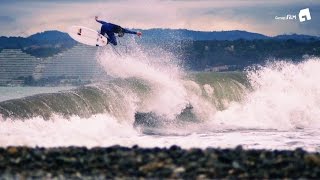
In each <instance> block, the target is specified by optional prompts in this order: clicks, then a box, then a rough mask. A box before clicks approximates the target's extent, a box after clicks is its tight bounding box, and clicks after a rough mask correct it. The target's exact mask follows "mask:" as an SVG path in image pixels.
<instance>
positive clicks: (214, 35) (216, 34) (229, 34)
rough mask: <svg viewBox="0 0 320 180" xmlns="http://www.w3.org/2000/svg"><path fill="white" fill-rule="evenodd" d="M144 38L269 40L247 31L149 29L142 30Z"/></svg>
mask: <svg viewBox="0 0 320 180" xmlns="http://www.w3.org/2000/svg"><path fill="white" fill-rule="evenodd" d="M141 31H142V32H143V36H144V38H147V39H149V38H152V39H174V40H229V41H230V40H237V39H245V40H253V39H267V38H270V37H268V36H265V35H262V34H258V33H252V32H246V31H238V30H235V31H212V32H206V31H192V30H187V29H149V30H141Z"/></svg>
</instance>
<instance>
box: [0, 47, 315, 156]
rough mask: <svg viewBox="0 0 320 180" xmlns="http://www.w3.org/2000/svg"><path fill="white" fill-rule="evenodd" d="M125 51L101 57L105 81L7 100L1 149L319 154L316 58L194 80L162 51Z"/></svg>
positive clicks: (197, 75)
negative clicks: (302, 151) (214, 149)
mask: <svg viewBox="0 0 320 180" xmlns="http://www.w3.org/2000/svg"><path fill="white" fill-rule="evenodd" d="M125 51H126V53H123V54H122V55H121V56H119V55H118V54H117V53H114V50H113V49H111V48H103V49H100V50H99V51H98V53H97V55H96V60H97V61H98V62H99V63H100V65H101V66H102V67H103V68H104V70H105V71H106V73H107V74H108V75H109V76H110V79H108V80H105V79H104V80H103V81H102V82H101V83H95V84H90V85H86V86H82V87H77V88H73V89H63V90H62V91H59V92H54V91H48V92H47V93H34V94H32V95H31V94H30V96H25V97H21V98H17V99H10V98H5V97H3V98H2V101H1V102H0V115H1V117H0V118H1V121H0V146H2V147H6V146H17V145H22V146H31V147H35V146H41V147H57V146H86V147H96V146H103V147H105V146H112V145H121V146H128V147H131V146H133V145H138V146H141V147H170V146H172V145H179V146H181V147H183V148H191V147H199V148H207V147H221V148H233V147H236V146H238V145H242V146H243V147H244V148H246V149H252V148H254V149H295V148H303V149H305V150H309V151H320V138H319V135H320V133H319V130H320V119H319V118H320V106H319V104H320V83H318V82H320V76H319V69H320V61H319V60H320V59H319V58H317V57H313V58H308V59H304V60H303V61H302V62H300V63H292V62H289V61H270V62H269V63H267V64H266V65H263V66H254V67H250V68H248V70H246V71H244V72H223V73H222V72H221V73H213V72H189V71H187V70H185V69H186V68H184V67H183V65H182V62H181V61H180V60H179V58H177V57H176V56H175V54H173V53H170V52H167V51H165V50H162V49H159V48H155V47H154V48H151V47H149V48H148V49H145V48H142V47H140V46H138V45H132V47H127V48H126V50H125ZM26 90H27V89H26ZM1 96H4V95H1ZM6 96H10V93H9V95H8V94H6ZM10 97H11V96H10Z"/></svg>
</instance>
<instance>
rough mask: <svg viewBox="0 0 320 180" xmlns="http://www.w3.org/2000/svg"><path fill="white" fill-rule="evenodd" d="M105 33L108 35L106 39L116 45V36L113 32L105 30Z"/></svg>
mask: <svg viewBox="0 0 320 180" xmlns="http://www.w3.org/2000/svg"><path fill="white" fill-rule="evenodd" d="M107 35H108V37H109V38H108V41H109V42H110V43H111V44H113V45H115V46H116V45H117V44H118V43H117V38H116V36H115V35H114V33H113V32H107Z"/></svg>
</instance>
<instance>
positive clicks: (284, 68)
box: [212, 58, 320, 130]
mask: <svg viewBox="0 0 320 180" xmlns="http://www.w3.org/2000/svg"><path fill="white" fill-rule="evenodd" d="M319 69H320V61H319V58H312V59H309V60H306V61H303V62H301V63H298V64H294V63H290V62H285V61H280V62H272V63H269V64H267V65H266V66H260V67H258V68H257V69H255V70H251V71H248V72H247V76H248V80H249V82H250V85H251V87H252V89H253V90H252V92H250V93H249V94H248V95H247V96H246V97H245V98H244V100H243V101H241V102H239V103H233V105H231V106H230V107H229V108H228V109H226V110H223V111H220V112H218V113H217V114H216V115H215V117H214V118H213V119H212V123H213V125H212V126H213V127H214V126H215V125H217V124H223V125H225V126H226V127H230V126H235V127H234V128H259V129H268V128H272V129H278V130H288V129H296V128H308V127H320V119H319V117H320V106H319V104H320V96H319V95H320V84H319V82H320V76H319Z"/></svg>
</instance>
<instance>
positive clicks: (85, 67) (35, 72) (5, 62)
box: [0, 44, 106, 86]
mask: <svg viewBox="0 0 320 180" xmlns="http://www.w3.org/2000/svg"><path fill="white" fill-rule="evenodd" d="M96 51H97V48H95V47H89V46H84V45H80V44H79V45H76V46H75V47H73V48H71V49H69V50H66V51H64V52H61V53H59V54H56V55H54V56H52V57H48V58H36V57H34V56H31V55H29V54H27V53H25V52H22V51H21V50H20V49H3V50H2V51H1V53H0V85H2V86H4V85H5V86H6V85H19V84H24V83H25V81H26V79H28V78H29V79H30V78H31V77H32V80H34V81H37V80H47V79H58V80H59V81H60V83H66V84H68V83H74V82H77V83H90V82H93V81H96V80H99V78H101V77H105V76H106V73H105V72H104V71H103V69H102V68H101V66H100V65H99V63H98V62H97V61H96V58H95V57H96Z"/></svg>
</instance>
